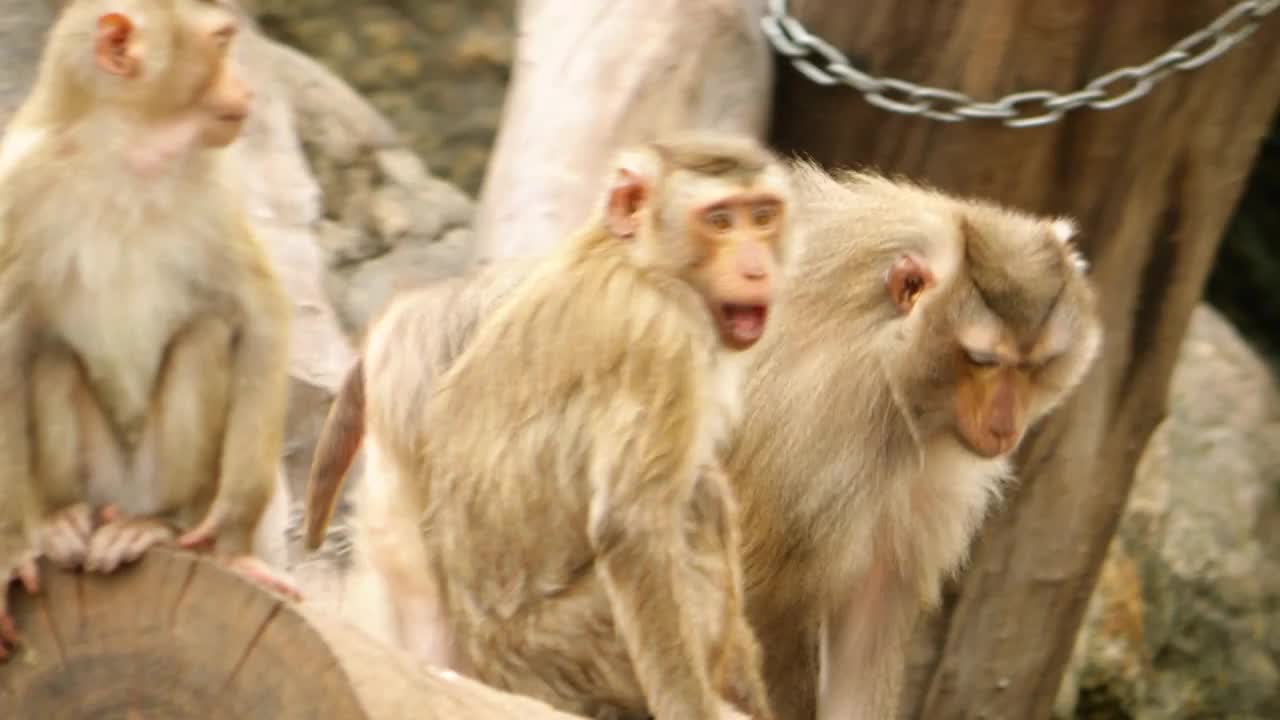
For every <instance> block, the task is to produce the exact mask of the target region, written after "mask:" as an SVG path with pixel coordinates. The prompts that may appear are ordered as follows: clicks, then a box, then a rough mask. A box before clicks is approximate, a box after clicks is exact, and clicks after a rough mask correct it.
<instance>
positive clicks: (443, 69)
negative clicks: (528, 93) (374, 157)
mask: <svg viewBox="0 0 1280 720" xmlns="http://www.w3.org/2000/svg"><path fill="white" fill-rule="evenodd" d="M247 7H248V9H249V10H250V11H251V12H252V13H253V14H254V15H255V16H256V17H257V18H258V20H259V22H260V23H261V25H262V27H263V29H264V30H265V31H266V32H267V34H268V35H270V36H271V37H273V38H275V39H277V40H280V41H282V42H285V43H287V44H289V45H291V46H293V47H296V48H298V49H300V50H302V51H303V52H305V53H307V54H308V55H311V56H313V57H315V58H317V59H319V60H320V61H322V62H324V63H325V64H326V65H328V66H329V67H331V68H332V69H333V70H334V72H336V73H337V75H338V76H340V77H342V78H343V79H344V80H346V81H347V82H349V83H351V85H352V86H354V88H355V89H356V90H357V91H358V92H359V94H360V95H362V96H363V97H365V98H368V100H369V102H371V103H372V105H373V107H375V108H377V110H378V111H379V112H380V113H381V114H383V115H385V116H386V117H387V118H389V119H390V121H391V123H394V125H395V126H396V127H397V128H399V130H400V131H401V132H402V133H403V134H404V137H405V138H406V140H407V145H408V146H409V147H410V148H412V149H413V150H414V151H415V152H416V153H417V154H418V155H419V156H421V157H422V158H425V159H426V160H427V162H428V164H429V165H430V166H431V167H432V168H433V169H435V170H436V171H438V172H439V173H441V174H442V176H443V177H444V178H446V179H448V180H450V181H451V182H454V183H457V184H458V185H459V186H461V187H462V188H463V189H464V190H465V191H466V192H468V193H473V194H474V193H475V192H476V191H477V190H479V188H480V181H481V179H482V178H483V177H484V172H485V162H486V160H487V158H488V155H489V149H490V147H491V146H492V145H493V139H494V136H495V134H496V133H497V129H498V122H499V115H500V113H501V110H502V104H503V100H504V94H505V92H506V88H507V82H508V79H509V76H510V72H511V63H512V53H513V48H514V42H513V38H514V34H515V0H432V2H402V1H401V0H368V1H366V2H361V3H349V2H343V1H342V0H252V1H251V2H249V3H247Z"/></svg>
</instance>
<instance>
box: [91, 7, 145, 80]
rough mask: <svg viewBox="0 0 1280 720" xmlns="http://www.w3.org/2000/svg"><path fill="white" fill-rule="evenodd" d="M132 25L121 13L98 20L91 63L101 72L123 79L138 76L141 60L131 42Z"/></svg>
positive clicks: (135, 46) (109, 14)
mask: <svg viewBox="0 0 1280 720" xmlns="http://www.w3.org/2000/svg"><path fill="white" fill-rule="evenodd" d="M133 39H134V25H133V21H132V20H130V19H129V16H127V15H125V14H123V13H114V12H113V13H107V14H106V15H103V16H101V17H99V18H98V32H97V35H96V36H95V37H94V41H93V61H94V63H95V64H97V66H98V68H99V69H101V70H102V71H103V72H106V73H110V74H112V75H120V76H123V77H133V76H134V75H137V74H138V69H139V67H140V66H141V60H140V58H139V57H138V48H137V45H136V44H135V43H134V42H133Z"/></svg>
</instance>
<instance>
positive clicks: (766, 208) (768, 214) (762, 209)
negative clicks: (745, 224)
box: [751, 203, 778, 227]
mask: <svg viewBox="0 0 1280 720" xmlns="http://www.w3.org/2000/svg"><path fill="white" fill-rule="evenodd" d="M777 216H778V208H777V207H776V206H775V205H773V204H772V203H761V204H759V205H756V206H755V207H753V208H752V209H751V222H753V223H755V224H756V225H759V226H761V227H764V226H765V225H768V224H770V223H772V222H773V219H774V218H775V217H777Z"/></svg>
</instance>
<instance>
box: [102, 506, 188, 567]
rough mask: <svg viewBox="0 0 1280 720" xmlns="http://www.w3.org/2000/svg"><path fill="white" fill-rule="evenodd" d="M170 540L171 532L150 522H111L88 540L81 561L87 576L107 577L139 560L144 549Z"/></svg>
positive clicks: (157, 523) (134, 520)
mask: <svg viewBox="0 0 1280 720" xmlns="http://www.w3.org/2000/svg"><path fill="white" fill-rule="evenodd" d="M171 539H173V529H172V528H170V527H169V526H168V525H166V524H165V523H163V522H161V521H159V520H154V519H151V518H130V519H127V520H114V521H112V522H108V523H107V524H106V525H103V526H102V527H100V528H98V529H97V530H95V531H94V532H93V537H91V538H89V553H88V555H87V556H86V557H85V560H84V569H85V570H86V571H88V572H101V573H109V572H112V571H113V570H115V569H116V568H118V567H120V566H121V565H124V564H126V563H131V562H133V561H134V560H137V559H138V558H140V557H142V553H144V552H146V551H147V549H148V548H150V547H151V546H153V545H157V544H159V543H162V542H166V541H168V540H171Z"/></svg>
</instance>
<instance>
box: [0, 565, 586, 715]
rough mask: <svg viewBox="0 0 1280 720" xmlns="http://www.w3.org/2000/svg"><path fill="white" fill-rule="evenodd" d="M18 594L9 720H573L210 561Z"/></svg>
mask: <svg viewBox="0 0 1280 720" xmlns="http://www.w3.org/2000/svg"><path fill="white" fill-rule="evenodd" d="M42 570H43V571H44V575H43V576H42V581H43V588H42V591H41V593H40V594H38V595H34V596H29V595H26V594H25V593H24V592H21V591H19V590H17V589H16V588H15V589H13V590H12V591H11V593H12V595H11V598H13V599H14V600H15V601H16V602H15V605H16V607H15V608H14V615H15V619H16V621H17V623H18V626H19V628H20V630H21V632H22V634H23V635H22V636H23V640H24V643H23V645H22V646H21V648H20V649H19V652H18V653H17V654H16V655H15V656H14V657H13V658H11V659H10V660H9V662H7V663H5V664H3V665H0V718H6V720H10V719H11V720H37V719H43V718H139V719H140V718H172V719H173V720H179V719H180V718H192V719H195V718H200V719H201V720H204V719H206V718H208V719H211V720H212V719H220V718H227V719H231V718H235V719H236V720H315V718H344V720H346V719H349V720H402V719H403V718H423V719H429V718H440V720H498V719H499V718H527V719H528V720H570V719H571V718H573V717H575V716H573V715H568V714H565V713H561V712H557V711H555V710H553V709H551V708H550V707H549V706H548V705H546V704H545V703H541V702H537V701H534V700H531V699H528V698H524V697H519V696H516V695H511V694H508V693H503V692H499V691H497V690H494V689H492V688H489V687H486V686H484V685H481V684H480V683H477V682H474V681H471V680H466V679H464V678H460V677H452V678H451V677H446V676H443V675H440V674H438V673H436V672H434V671H430V670H427V669H425V668H424V667H422V666H421V665H418V664H417V663H416V662H414V661H413V660H411V659H410V658H409V657H408V656H407V655H405V654H403V653H401V652H399V651H397V650H394V649H392V648H389V647H387V646H385V645H382V644H380V643H377V642H375V641H373V640H371V639H370V638H369V637H368V636H366V635H364V634H363V633H361V632H359V631H357V630H355V629H354V628H352V627H351V626H350V625H347V624H345V623H342V622H341V621H337V620H335V619H334V618H333V617H332V616H330V615H328V614H326V613H324V612H321V611H319V610H317V609H314V608H312V607H309V606H308V605H307V604H306V603H302V604H293V603H286V602H282V601H280V600H279V599H277V598H275V597H274V596H272V595H270V594H268V593H267V592H266V591H264V590H262V589H260V588H258V587H257V586H255V585H252V584H250V583H249V582H247V581H245V580H243V579H242V578H240V577H239V576H237V575H233V574H231V573H230V572H227V571H226V570H223V569H222V568H221V567H220V566H218V565H216V564H214V563H213V562H212V561H210V560H208V559H203V558H197V557H196V556H194V555H191V554H189V553H185V552H177V551H170V550H163V549H155V550H152V551H150V552H149V553H147V555H146V556H145V557H144V558H143V559H142V560H141V561H140V562H139V563H138V564H136V565H134V566H131V567H127V568H125V569H123V570H121V571H119V572H117V573H116V574H113V575H78V574H72V573H67V572H60V571H57V570H54V569H53V568H52V567H50V566H49V565H48V564H45V565H44V566H43V567H42Z"/></svg>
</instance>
